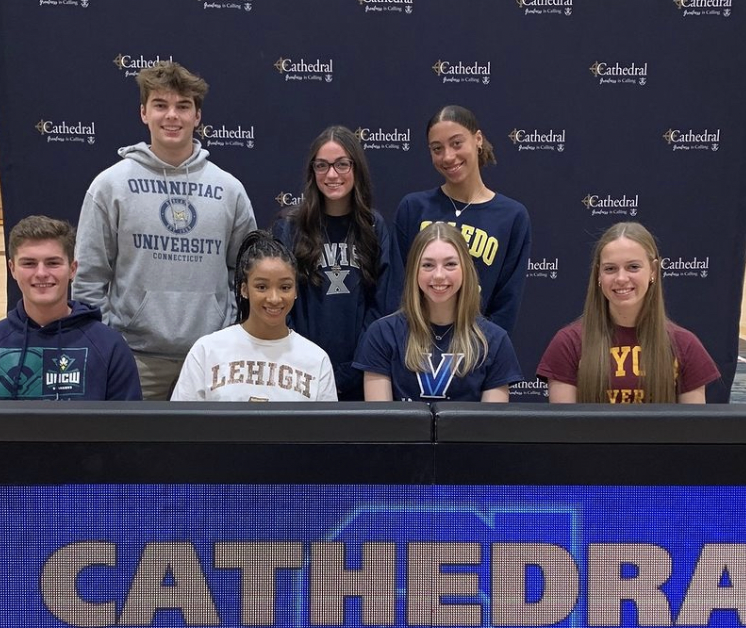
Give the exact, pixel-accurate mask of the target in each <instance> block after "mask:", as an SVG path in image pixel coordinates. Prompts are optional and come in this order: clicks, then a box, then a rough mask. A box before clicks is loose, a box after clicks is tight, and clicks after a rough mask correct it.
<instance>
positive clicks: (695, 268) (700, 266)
mask: <svg viewBox="0 0 746 628" xmlns="http://www.w3.org/2000/svg"><path fill="white" fill-rule="evenodd" d="M661 271H663V276H664V277H694V278H699V279H707V278H708V277H709V276H710V256H709V255H707V256H706V257H699V256H697V255H695V256H693V257H681V256H679V257H663V258H661Z"/></svg>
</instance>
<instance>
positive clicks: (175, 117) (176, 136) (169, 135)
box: [140, 91, 202, 166]
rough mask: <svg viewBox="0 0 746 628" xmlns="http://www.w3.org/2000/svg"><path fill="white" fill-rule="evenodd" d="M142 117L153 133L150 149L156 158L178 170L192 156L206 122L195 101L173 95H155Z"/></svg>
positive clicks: (166, 93) (171, 92)
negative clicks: (197, 131) (198, 130)
mask: <svg viewBox="0 0 746 628" xmlns="http://www.w3.org/2000/svg"><path fill="white" fill-rule="evenodd" d="M140 117H141V118H142V121H143V122H144V123H145V124H147V125H148V129H150V148H151V150H152V151H153V152H154V153H155V155H156V156H157V157H158V158H159V159H162V160H163V161H165V162H166V163H169V164H171V165H172V166H178V165H179V164H181V163H183V162H184V161H185V160H186V159H187V158H188V157H189V156H190V155H191V154H192V136H193V135H194V129H195V128H197V126H198V125H199V122H200V120H201V118H202V113H201V111H199V110H198V109H197V107H196V106H195V104H194V99H193V98H190V97H188V96H183V95H181V94H178V93H176V92H173V91H154V92H152V93H151V94H150V96H148V101H147V103H146V104H145V105H140Z"/></svg>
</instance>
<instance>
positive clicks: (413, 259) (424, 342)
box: [402, 222, 488, 377]
mask: <svg viewBox="0 0 746 628" xmlns="http://www.w3.org/2000/svg"><path fill="white" fill-rule="evenodd" d="M436 240H440V241H441V242H446V243H448V244H450V245H452V246H453V248H455V249H456V253H457V254H458V258H459V264H460V266H461V270H462V273H463V280H462V283H461V288H460V290H459V291H458V293H457V294H456V317H455V320H454V323H453V335H452V336H451V342H450V345H449V346H448V352H449V353H457V354H458V353H461V354H463V356H464V359H463V360H462V361H461V363H460V364H459V366H458V367H457V368H456V371H455V375H456V376H457V377H463V376H464V375H466V374H467V373H469V372H470V371H472V370H474V368H475V367H477V366H479V365H480V364H482V362H484V360H485V359H486V357H487V350H488V346H487V338H486V337H485V335H484V332H482V330H481V329H480V328H479V326H478V325H477V318H478V317H479V316H480V314H479V277H478V276H477V271H476V268H474V262H473V260H472V259H471V256H470V255H469V249H468V247H467V245H466V241H465V240H464V237H463V236H462V235H461V232H460V231H459V230H458V229H456V228H455V227H452V226H451V225H448V224H446V223H444V222H435V223H432V224H431V225H428V226H427V227H425V228H424V229H423V230H422V231H420V232H419V233H418V234H417V236H416V237H415V239H414V241H413V242H412V246H411V248H410V249H409V255H408V256H407V268H406V271H405V279H404V293H403V295H402V312H403V313H404V316H405V317H406V319H407V324H408V325H409V335H408V336H407V346H406V352H405V354H404V363H405V365H406V367H407V368H408V369H409V370H410V371H414V372H419V373H422V372H425V371H426V370H427V367H426V360H425V355H426V354H428V353H432V347H433V331H432V328H431V327H430V320H429V315H428V301H427V299H426V298H425V295H424V294H422V290H420V286H419V283H418V281H417V277H418V274H419V270H420V261H421V259H422V254H423V253H424V252H425V249H426V248H427V246H428V245H429V244H430V243H431V242H434V241H436Z"/></svg>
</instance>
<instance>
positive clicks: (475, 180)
mask: <svg viewBox="0 0 746 628" xmlns="http://www.w3.org/2000/svg"><path fill="white" fill-rule="evenodd" d="M427 143H428V148H429V150H430V158H431V159H432V163H433V166H434V167H435V169H436V170H437V171H438V172H439V173H440V175H441V176H442V177H443V179H444V182H443V184H442V185H440V186H439V187H437V188H435V189H432V190H426V191H424V192H414V193H411V194H407V195H406V196H405V197H404V198H403V199H402V200H401V202H400V203H399V207H398V209H397V210H396V217H395V219H394V224H395V232H396V238H397V241H398V248H399V251H400V253H401V256H402V260H406V256H407V253H408V251H409V249H410V247H411V245H412V241H413V240H414V238H415V236H416V235H417V233H418V232H419V231H420V230H421V229H422V228H424V227H425V226H427V225H429V224H430V223H432V222H436V221H438V220H442V221H443V222H447V223H449V224H451V225H454V226H456V227H457V228H458V229H459V230H460V231H461V234H462V235H463V236H464V238H465V239H466V242H467V244H468V245H469V254H470V255H471V256H472V258H473V260H474V264H475V265H476V268H477V273H478V274H479V283H480V285H481V309H482V313H483V314H484V315H485V316H486V317H487V318H489V319H490V320H491V321H492V322H494V323H497V324H498V325H500V327H502V328H503V329H505V330H506V331H507V332H508V333H512V331H513V328H514V326H515V323H516V318H517V316H518V308H519V306H520V302H521V298H522V296H523V285H524V283H525V279H526V267H527V266H528V257H529V250H530V247H531V224H530V221H529V217H528V212H527V211H526V208H525V207H524V206H523V205H521V203H519V202H518V201H515V200H513V199H512V198H508V197H507V196H505V195H503V194H501V193H499V192H494V191H492V190H490V189H489V188H488V187H487V186H486V185H485V184H484V181H483V180H482V174H481V169H482V168H483V167H484V166H486V165H487V164H490V163H492V164H494V163H495V153H494V150H493V149H492V144H490V143H489V142H488V141H487V138H486V137H485V135H484V133H483V132H482V131H481V130H480V127H479V124H478V122H477V119H476V117H475V116H474V114H473V113H472V112H471V111H469V110H468V109H465V108H464V107H460V106H458V105H448V106H446V107H443V108H442V109H441V110H440V111H438V112H437V113H436V114H435V115H434V116H433V117H432V118H431V119H430V121H429V122H428V124H427Z"/></svg>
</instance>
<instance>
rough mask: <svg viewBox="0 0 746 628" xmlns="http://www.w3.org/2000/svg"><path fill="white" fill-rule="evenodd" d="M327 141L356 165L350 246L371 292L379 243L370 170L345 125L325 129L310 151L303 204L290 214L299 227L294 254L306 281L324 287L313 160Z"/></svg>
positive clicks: (318, 194) (319, 196)
mask: <svg viewBox="0 0 746 628" xmlns="http://www.w3.org/2000/svg"><path fill="white" fill-rule="evenodd" d="M327 142H334V143H336V144H339V145H340V146H341V147H342V148H344V150H345V151H346V152H347V154H348V155H349V156H350V159H352V162H353V166H352V167H353V173H354V176H355V185H354V187H353V191H352V198H351V201H350V204H351V217H352V224H351V225H350V226H351V229H350V234H349V238H350V242H348V244H349V245H350V246H352V245H353V244H354V246H355V251H356V252H357V259H358V265H359V267H360V273H361V274H362V277H363V284H364V285H365V287H366V288H368V289H371V288H373V287H374V286H375V284H376V281H377V279H378V273H379V268H378V256H379V252H380V244H379V242H378V238H377V237H376V232H375V228H374V224H373V223H374V215H373V209H372V204H373V195H372V188H371V181H370V170H369V168H368V161H367V160H366V158H365V153H364V151H363V147H362V146H361V145H360V141H359V140H358V139H357V137H355V134H354V133H353V132H352V131H350V129H348V128H347V127H344V126H330V127H328V128H326V129H324V130H323V131H322V132H321V134H320V135H319V136H318V137H317V138H316V139H315V140H314V141H313V143H312V144H311V148H310V150H309V151H308V158H307V159H306V166H305V177H306V185H305V189H304V190H303V201H302V202H301V204H300V205H299V206H298V208H297V209H295V210H293V211H291V212H290V214H289V218H290V220H292V221H293V222H294V224H295V227H296V229H295V241H294V245H293V252H294V253H295V257H296V258H297V260H298V271H299V274H300V277H301V279H302V280H303V281H310V282H311V283H312V284H313V285H315V286H320V285H321V281H322V278H321V274H320V273H319V272H318V264H319V258H320V257H321V250H322V248H323V246H324V237H323V232H322V222H321V221H322V220H323V214H324V195H323V194H321V192H319V188H318V186H317V185H316V176H315V174H314V171H313V160H314V159H315V158H316V154H317V153H318V152H319V150H320V149H321V147H322V146H323V145H324V144H326V143H327Z"/></svg>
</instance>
